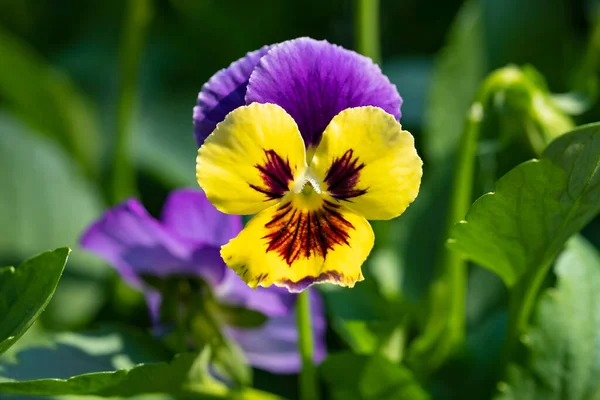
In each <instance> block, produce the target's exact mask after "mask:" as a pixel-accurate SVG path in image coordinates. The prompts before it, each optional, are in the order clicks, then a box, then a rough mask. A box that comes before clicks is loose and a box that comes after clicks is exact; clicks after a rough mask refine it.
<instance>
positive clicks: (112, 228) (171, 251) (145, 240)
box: [81, 199, 225, 288]
mask: <svg viewBox="0 0 600 400" xmlns="http://www.w3.org/2000/svg"><path fill="white" fill-rule="evenodd" d="M81 246H82V247H83V248H84V249H86V250H89V251H90V252H92V253H94V254H96V255H97V256H99V257H100V258H102V259H104V260H105V261H107V262H108V263H109V264H111V265H112V266H113V267H115V268H116V269H117V271H118V272H119V274H120V275H121V276H122V277H123V279H125V281H127V282H128V283H129V284H131V285H133V286H135V287H138V288H141V286H142V280H141V278H140V275H142V274H148V275H155V276H167V275H175V274H193V275H197V276H200V277H202V278H203V279H205V280H207V281H208V282H209V283H211V284H218V283H220V281H221V280H222V279H223V277H224V274H225V266H224V264H223V262H222V261H221V260H220V257H219V256H218V249H217V248H215V247H213V246H205V245H199V244H198V243H197V242H196V241H193V240H190V239H188V238H185V237H182V236H180V235H178V234H176V233H174V232H171V231H170V230H167V229H165V228H164V227H163V226H162V225H161V224H160V223H159V222H158V221H157V220H155V219H154V218H152V216H151V215H150V214H148V212H147V211H146V210H145V209H144V207H143V206H142V205H141V204H140V203H139V202H138V201H137V200H135V199H130V200H127V201H125V202H123V203H121V204H119V205H118V206H116V207H114V208H112V209H110V210H108V211H107V212H106V213H105V214H104V215H103V216H102V217H101V218H100V219H99V220H98V221H96V222H95V223H93V224H92V225H91V226H90V227H89V228H88V229H87V231H86V232H85V233H84V234H83V237H82V239H81ZM200 260H202V263H200V262H199V261H200ZM215 260H218V261H219V262H215Z"/></svg>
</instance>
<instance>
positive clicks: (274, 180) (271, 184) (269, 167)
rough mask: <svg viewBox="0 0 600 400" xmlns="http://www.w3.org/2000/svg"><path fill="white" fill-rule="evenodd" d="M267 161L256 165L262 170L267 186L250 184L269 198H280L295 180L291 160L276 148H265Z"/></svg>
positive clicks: (261, 173) (261, 174)
mask: <svg viewBox="0 0 600 400" xmlns="http://www.w3.org/2000/svg"><path fill="white" fill-rule="evenodd" d="M265 156H266V161H265V162H264V163H263V164H262V165H261V164H256V165H255V166H254V167H255V168H256V169H258V170H259V171H260V176H261V177H262V180H263V182H264V184H265V186H263V187H261V186H257V185H252V184H250V187H251V188H252V189H254V190H256V191H258V192H261V193H263V194H264V195H266V196H267V198H268V199H267V200H273V199H280V198H282V197H283V195H284V194H285V193H286V192H287V191H288V187H289V183H290V182H291V181H293V180H294V175H293V174H292V168H291V167H290V162H289V160H287V159H286V160H285V161H283V159H282V158H281V157H280V156H279V154H277V153H276V152H275V150H265Z"/></svg>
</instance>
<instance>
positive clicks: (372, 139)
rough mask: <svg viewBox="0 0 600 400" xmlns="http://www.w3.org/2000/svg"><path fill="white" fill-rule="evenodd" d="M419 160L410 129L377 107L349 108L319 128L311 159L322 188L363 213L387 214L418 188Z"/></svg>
mask: <svg viewBox="0 0 600 400" xmlns="http://www.w3.org/2000/svg"><path fill="white" fill-rule="evenodd" d="M422 165H423V162H422V161H421V159H420V158H419V155H418V154H417V151H416V149H415V145H414V138H413V137H412V135H411V134H410V133H409V132H407V131H404V130H402V127H401V126H400V124H399V123H398V121H396V120H395V119H394V117H393V116H392V115H390V114H388V113H386V112H385V111H383V110H382V109H380V108H377V107H356V108H349V109H346V110H344V111H342V112H340V113H339V114H338V115H336V116H335V117H334V118H333V119H332V120H331V122H330V123H329V125H328V126H327V128H326V129H325V132H324V133H323V138H322V139H321V143H319V146H318V147H317V149H316V151H315V155H314V158H313V159H312V161H311V162H310V169H311V170H312V173H313V174H314V176H315V177H316V178H317V179H318V180H320V181H321V182H323V187H322V188H321V189H322V190H324V191H327V193H328V194H329V195H331V196H332V197H333V198H335V199H337V200H338V201H340V202H341V203H342V204H343V205H344V206H346V207H348V208H350V209H352V210H354V211H355V212H357V213H359V214H360V215H362V216H364V217H365V218H367V219H384V220H385V219H392V218H395V217H397V216H399V215H400V214H402V213H403V212H404V210H405V209H406V208H407V207H408V206H409V204H410V203H412V201H413V200H415V198H416V197H417V194H418V193H419V186H420V184H421V176H422V174H423V170H422Z"/></svg>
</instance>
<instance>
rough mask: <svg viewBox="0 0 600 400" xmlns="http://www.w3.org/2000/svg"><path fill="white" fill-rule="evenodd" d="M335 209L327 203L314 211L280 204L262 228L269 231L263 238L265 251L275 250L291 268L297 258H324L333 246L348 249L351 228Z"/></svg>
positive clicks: (334, 205) (337, 208)
mask: <svg viewBox="0 0 600 400" xmlns="http://www.w3.org/2000/svg"><path fill="white" fill-rule="evenodd" d="M339 208H340V206H339V205H338V204H335V203H332V202H329V201H327V200H324V201H323V206H322V207H321V208H320V209H318V210H298V209H296V208H294V207H292V203H291V202H286V203H284V204H282V205H281V206H280V207H279V209H278V210H277V211H276V212H275V215H274V216H273V218H272V219H271V221H270V222H268V223H267V224H266V225H265V228H266V229H267V230H268V232H269V233H268V234H267V235H265V236H263V239H267V240H268V243H269V246H268V247H267V251H276V252H277V253H278V254H279V255H280V256H281V258H283V259H284V260H285V262H286V263H287V264H288V265H290V266H291V265H292V264H293V263H294V262H295V261H297V260H299V259H300V258H309V257H311V256H313V255H314V256H320V257H323V258H326V257H327V253H328V252H329V251H331V250H333V248H334V247H335V246H338V245H346V246H349V245H350V242H349V241H348V240H349V238H350V233H349V231H350V229H354V225H352V224H351V223H350V222H348V221H346V220H345V219H344V216H343V215H342V213H341V212H340V211H339Z"/></svg>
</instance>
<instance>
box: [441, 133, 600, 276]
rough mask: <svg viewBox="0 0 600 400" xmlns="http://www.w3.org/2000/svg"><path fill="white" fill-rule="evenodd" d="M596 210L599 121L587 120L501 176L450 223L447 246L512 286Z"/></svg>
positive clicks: (545, 260) (550, 258) (542, 263)
mask: <svg viewBox="0 0 600 400" xmlns="http://www.w3.org/2000/svg"><path fill="white" fill-rule="evenodd" d="M598 212H600V124H591V125H587V126H584V127H581V128H579V129H576V130H575V131H573V132H570V133H568V134H565V135H563V136H562V137H559V138H558V139H556V140H555V141H553V142H552V143H551V144H550V146H549V147H548V148H547V149H546V151H545V152H544V155H543V156H542V159H541V160H540V161H537V160H532V161H529V162H526V163H523V164H521V165H519V166H517V167H516V168H514V169H513V170H511V171H510V172H509V173H507V174H506V175H505V176H504V177H502V178H501V179H500V180H499V181H498V183H497V186H496V191H495V192H493V193H489V194H486V195H484V196H482V197H481V198H479V199H478V200H477V201H476V202H475V203H474V204H473V206H472V207H471V209H470V210H469V213H468V214H467V216H466V218H465V221H462V222H461V223H459V224H457V225H455V226H454V228H453V230H452V232H451V235H450V236H451V239H450V240H449V241H448V246H449V247H450V248H451V249H452V250H455V251H458V252H460V253H462V254H463V255H464V256H465V257H467V258H469V259H470V260H472V261H474V262H476V263H477V264H479V265H481V266H483V267H486V268H489V269H490V270H492V271H493V272H495V273H496V274H498V275H499V276H500V277H501V278H502V279H503V280H504V282H505V283H506V284H507V285H508V286H512V285H514V284H515V283H516V282H517V281H518V280H519V278H520V277H521V276H522V275H523V274H524V273H525V272H526V271H530V270H532V269H535V268H542V267H544V266H547V265H549V264H550V263H551V262H552V261H553V260H554V258H555V257H556V255H557V254H558V253H559V251H560V250H561V248H562V246H563V244H564V243H565V242H566V241H567V239H569V237H571V236H572V235H573V234H575V233H577V232H578V231H579V230H581V229H582V228H583V227H584V226H585V224H586V223H588V222H589V221H590V220H591V219H592V218H594V216H596V214H598Z"/></svg>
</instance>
